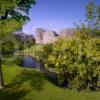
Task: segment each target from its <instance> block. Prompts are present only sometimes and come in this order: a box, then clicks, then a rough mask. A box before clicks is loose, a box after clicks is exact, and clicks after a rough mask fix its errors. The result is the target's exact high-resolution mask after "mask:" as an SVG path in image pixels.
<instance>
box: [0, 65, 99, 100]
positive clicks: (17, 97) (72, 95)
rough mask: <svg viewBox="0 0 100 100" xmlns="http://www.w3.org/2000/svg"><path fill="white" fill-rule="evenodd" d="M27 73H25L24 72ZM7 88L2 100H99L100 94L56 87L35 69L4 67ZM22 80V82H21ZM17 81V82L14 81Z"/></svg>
mask: <svg viewBox="0 0 100 100" xmlns="http://www.w3.org/2000/svg"><path fill="white" fill-rule="evenodd" d="M24 71H25V72H26V73H23V72H24ZM3 73H4V81H5V85H6V86H5V88H3V89H1V90H0V100H67V99H68V100H99V99H100V92H81V93H79V92H75V91H71V90H67V89H63V88H60V87H58V86H56V85H55V84H54V83H53V82H52V81H51V80H50V78H48V77H46V76H45V75H44V74H41V73H40V72H39V71H36V70H34V69H27V70H26V69H23V68H21V67H18V66H15V65H4V66H3ZM21 79H22V80H21ZM14 80H17V81H14ZM30 82H31V84H30Z"/></svg>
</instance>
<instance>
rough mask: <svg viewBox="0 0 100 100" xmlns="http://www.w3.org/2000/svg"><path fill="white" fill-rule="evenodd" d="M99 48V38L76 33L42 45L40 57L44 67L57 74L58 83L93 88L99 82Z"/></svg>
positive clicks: (75, 87)
mask: <svg viewBox="0 0 100 100" xmlns="http://www.w3.org/2000/svg"><path fill="white" fill-rule="evenodd" d="M78 34H79V32H78ZM97 45H98V46H97ZM99 50H100V40H99V39H96V38H89V37H88V36H84V38H83V35H82V36H81V35H80V36H79V35H78V36H77V37H73V38H68V39H64V38H61V39H59V40H58V41H56V42H54V43H52V44H47V45H44V47H43V49H42V52H41V54H40V58H41V60H42V61H43V63H44V66H45V67H47V68H50V69H53V70H54V71H55V72H56V73H57V74H58V82H59V85H64V86H65V85H66V86H68V87H69V88H71V89H77V90H81V89H95V87H96V86H97V85H98V82H100V79H99V78H100V55H99Z"/></svg>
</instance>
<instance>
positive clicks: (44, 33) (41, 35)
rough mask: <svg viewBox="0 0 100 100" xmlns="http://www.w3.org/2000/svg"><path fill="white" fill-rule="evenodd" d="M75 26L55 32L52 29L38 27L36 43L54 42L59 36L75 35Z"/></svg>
mask: <svg viewBox="0 0 100 100" xmlns="http://www.w3.org/2000/svg"><path fill="white" fill-rule="evenodd" d="M75 30H76V29H74V28H69V29H63V30H61V31H60V32H58V33H57V32H55V31H52V30H44V29H42V28H37V29H36V30H35V33H36V34H35V42H36V44H40V43H42V44H46V43H50V42H53V41H55V40H57V39H58V37H65V38H67V37H70V36H73V35H74V33H75Z"/></svg>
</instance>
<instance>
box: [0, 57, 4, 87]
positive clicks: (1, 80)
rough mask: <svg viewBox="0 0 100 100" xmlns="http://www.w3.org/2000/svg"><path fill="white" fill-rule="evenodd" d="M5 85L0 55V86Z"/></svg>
mask: <svg viewBox="0 0 100 100" xmlns="http://www.w3.org/2000/svg"><path fill="white" fill-rule="evenodd" d="M3 86H4V82H3V74H2V60H1V57H0V87H3Z"/></svg>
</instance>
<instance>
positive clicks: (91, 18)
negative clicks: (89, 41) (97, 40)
mask: <svg viewBox="0 0 100 100" xmlns="http://www.w3.org/2000/svg"><path fill="white" fill-rule="evenodd" d="M86 17H87V19H86V21H87V22H88V26H89V27H90V28H91V29H100V5H98V6H97V5H95V3H94V1H91V2H90V3H89V4H88V5H87V6H86Z"/></svg>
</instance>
